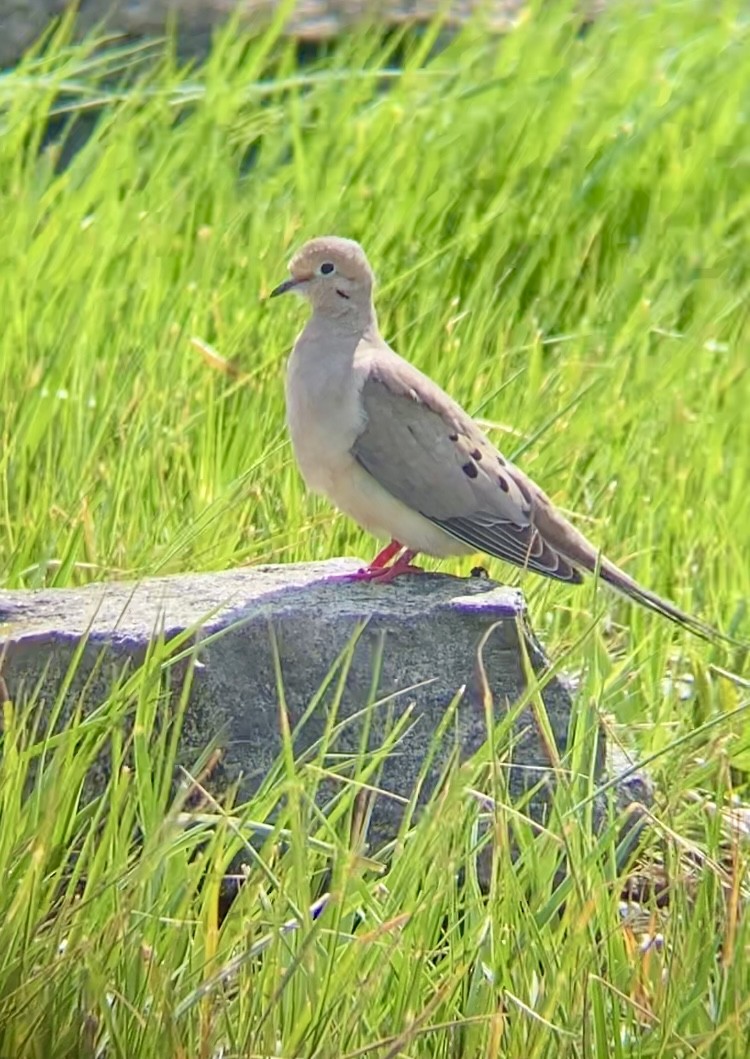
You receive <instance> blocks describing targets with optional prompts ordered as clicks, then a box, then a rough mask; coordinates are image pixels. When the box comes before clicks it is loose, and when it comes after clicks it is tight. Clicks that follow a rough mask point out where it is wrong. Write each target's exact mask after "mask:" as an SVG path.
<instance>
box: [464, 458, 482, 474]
mask: <svg viewBox="0 0 750 1059" xmlns="http://www.w3.org/2000/svg"><path fill="white" fill-rule="evenodd" d="M461 470H462V471H463V472H464V474H465V475H466V477H467V478H476V476H477V475H478V474H479V468H478V467H477V465H476V464H475V463H474V462H473V461H472V460H469V462H468V463H465V464H464V465H463V467H462V468H461Z"/></svg>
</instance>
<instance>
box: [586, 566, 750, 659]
mask: <svg viewBox="0 0 750 1059" xmlns="http://www.w3.org/2000/svg"><path fill="white" fill-rule="evenodd" d="M599 577H600V578H601V579H602V581H605V582H606V583H607V584H608V585H611V586H612V588H614V589H617V591H618V592H621V593H622V594H623V595H625V596H628V597H629V598H630V599H632V600H635V602H636V603H640V604H641V605H642V606H644V607H647V608H648V609H649V610H652V611H654V612H655V613H656V614H661V615H662V617H664V618H669V620H670V621H673V622H675V624H677V625H681V626H682V628H683V629H687V630H688V631H689V632H691V633H693V634H694V635H695V636H700V637H701V639H703V640H710V641H712V642H715V641H717V640H723V641H725V642H727V643H732V644H737V645H739V641H738V640H734V639H733V638H732V637H731V636H727V635H726V634H725V633H723V632H720V630H719V629H716V628H714V626H713V625H709V624H708V623H707V622H704V621H701V620H700V618H695V617H693V615H692V614H688V613H687V611H684V610H681V609H680V608H679V607H677V606H675V604H674V603H670V601H669V600H668V599H664V598H663V597H662V596H659V595H657V594H656V592H652V591H651V590H650V589H648V588H644V587H643V585H640V584H638V582H637V581H636V580H634V579H633V578H632V577H629V576H628V575H627V574H626V573H625V572H624V571H623V570H620V568H619V567H617V566H615V564H614V563H611V562H609V560H608V559H602V560H601V561H600V564H599Z"/></svg>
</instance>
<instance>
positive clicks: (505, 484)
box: [497, 474, 510, 493]
mask: <svg viewBox="0 0 750 1059" xmlns="http://www.w3.org/2000/svg"><path fill="white" fill-rule="evenodd" d="M497 480H498V483H499V485H500V488H501V489H502V491H503V492H504V493H509V492H510V486H509V485H508V479H507V478H503V476H502V474H498V476H497Z"/></svg>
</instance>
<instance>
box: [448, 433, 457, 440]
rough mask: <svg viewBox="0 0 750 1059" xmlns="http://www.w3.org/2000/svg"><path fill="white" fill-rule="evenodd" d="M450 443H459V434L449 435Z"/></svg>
mask: <svg viewBox="0 0 750 1059" xmlns="http://www.w3.org/2000/svg"><path fill="white" fill-rule="evenodd" d="M448 441H458V434H449V435H448Z"/></svg>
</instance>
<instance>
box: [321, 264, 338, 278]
mask: <svg viewBox="0 0 750 1059" xmlns="http://www.w3.org/2000/svg"><path fill="white" fill-rule="evenodd" d="M335 267H336V266H335V265H332V264H331V262H330V261H324V262H323V264H322V265H321V266H320V271H321V272H322V273H323V275H324V276H330V274H331V273H332V272H333V270H334V268H335Z"/></svg>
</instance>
